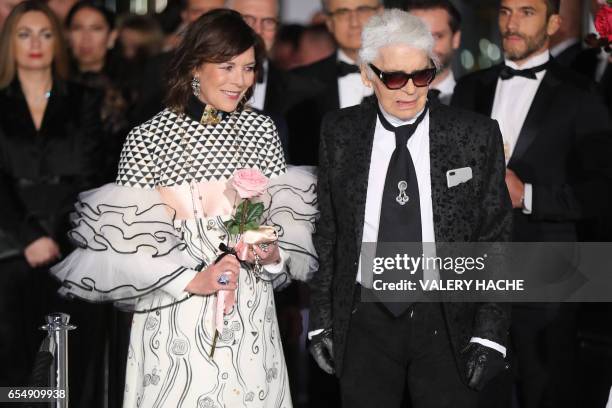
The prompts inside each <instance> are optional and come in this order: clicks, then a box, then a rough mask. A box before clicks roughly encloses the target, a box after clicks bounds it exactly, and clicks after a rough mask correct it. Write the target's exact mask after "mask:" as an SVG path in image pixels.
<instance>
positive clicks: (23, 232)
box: [0, 0, 612, 407]
mask: <svg viewBox="0 0 612 408" xmlns="http://www.w3.org/2000/svg"><path fill="white" fill-rule="evenodd" d="M429 3H432V4H434V6H430V5H428V4H429ZM447 3H448V2H444V1H439V2H435V1H431V2H428V1H412V2H410V1H407V2H406V9H408V10H413V11H414V13H415V14H416V15H418V16H420V17H422V18H423V19H424V20H425V21H426V22H427V23H428V25H429V26H430V27H431V30H432V33H433V34H434V38H435V40H436V49H435V52H436V54H437V56H438V58H439V61H438V62H439V63H440V65H439V70H438V75H437V77H436V79H435V80H434V82H433V83H432V85H431V90H430V93H431V95H430V97H431V98H436V99H438V100H439V101H440V102H441V103H444V104H449V103H450V101H451V98H452V95H453V90H454V87H455V84H456V80H455V77H454V75H453V69H452V66H451V63H452V61H453V56H454V55H455V53H456V52H457V51H458V50H459V47H460V43H461V16H460V15H459V14H458V12H457V10H456V9H455V8H454V7H448V6H447ZM593 3H597V2H593ZM20 4H23V3H22V2H20V1H19V0H0V27H1V28H2V38H1V39H0V88H1V89H0V218H2V222H0V250H1V251H2V252H1V253H0V339H1V340H0V364H1V365H2V368H0V385H3V386H4V385H9V384H10V385H23V384H26V383H27V382H28V376H29V374H30V370H31V368H32V363H33V361H32V359H33V358H34V355H35V353H36V350H37V347H38V344H39V342H40V339H41V336H42V333H39V332H38V330H37V327H38V326H40V324H42V321H43V320H42V319H43V316H44V315H45V314H46V313H48V312H50V311H52V310H57V309H61V310H63V311H66V312H67V313H69V314H71V315H72V316H73V321H74V322H75V323H76V324H77V325H78V326H79V330H77V331H75V332H74V333H71V350H70V352H71V356H70V357H71V378H70V380H71V387H72V388H71V393H73V396H72V401H73V406H76V407H98V406H100V407H101V406H104V405H103V404H104V401H105V400H108V403H109V406H117V405H118V404H119V403H118V401H121V391H122V386H123V384H122V375H123V371H124V367H123V365H122V362H124V361H125V354H126V353H127V350H126V344H127V338H128V336H129V324H130V323H129V322H130V317H129V315H125V314H122V313H120V312H116V311H113V310H112V308H110V307H104V306H96V305H89V304H84V303H81V302H77V301H67V300H63V299H59V298H57V297H56V296H55V295H54V293H55V291H56V289H57V284H56V283H55V282H54V281H53V280H52V279H51V278H50V277H49V276H48V274H47V273H46V271H47V270H48V268H49V266H50V265H52V264H53V263H55V262H56V261H57V260H58V259H61V257H63V256H65V255H67V254H68V253H69V252H70V248H71V244H70V242H69V241H68V239H67V237H66V233H67V231H68V230H69V227H70V226H69V222H68V214H69V213H70V211H71V209H72V206H73V204H74V201H75V200H76V198H77V194H78V193H79V192H81V191H84V190H87V189H89V188H93V187H96V186H99V185H101V184H104V183H108V182H113V181H114V180H115V177H116V172H117V165H118V162H119V158H120V154H121V149H122V146H123V142H124V141H125V138H126V136H127V134H128V132H129V131H130V130H131V129H132V128H133V127H134V126H137V125H139V124H141V123H143V122H145V121H146V120H148V119H150V118H151V117H152V116H153V115H155V114H156V113H157V112H159V111H160V110H161V109H162V108H163V106H164V93H165V90H164V83H165V69H166V66H167V64H168V61H169V59H170V56H171V55H172V50H173V49H174V48H175V47H176V46H177V44H178V43H179V42H180V41H181V36H182V33H183V32H184V30H185V27H187V26H188V24H190V23H191V22H193V21H195V20H196V19H197V18H198V17H200V16H201V15H202V14H204V13H206V12H207V11H209V10H212V9H215V8H221V7H229V8H233V9H234V10H236V11H238V12H240V13H241V14H242V15H243V17H244V19H245V21H246V22H247V23H248V24H249V25H251V26H252V27H253V28H254V29H255V31H257V33H258V34H259V35H260V36H261V37H262V38H263V40H264V43H265V46H266V50H267V52H268V59H267V61H266V62H265V63H264V72H263V75H261V77H260V78H258V85H257V87H256V88H255V93H254V95H253V98H252V99H251V105H252V107H253V109H256V110H258V111H261V112H263V113H265V114H267V115H269V116H270V117H272V119H273V120H274V121H275V123H276V126H277V128H278V130H279V134H280V138H281V141H282V143H283V148H284V150H285V155H286V158H287V161H288V163H290V164H296V165H317V163H318V133H319V128H320V125H321V121H322V118H323V116H324V115H325V114H326V113H327V112H330V111H333V110H337V109H339V108H344V107H348V106H352V105H355V104H358V103H360V102H361V100H362V99H363V98H365V97H368V96H369V95H371V89H368V88H366V87H364V86H363V84H362V81H361V77H360V76H359V75H358V73H359V69H358V67H357V66H356V65H355V62H356V60H357V58H356V54H357V50H358V49H359V47H360V33H361V28H362V27H363V24H364V23H365V22H366V21H367V19H368V18H369V17H370V16H372V15H374V14H375V13H376V12H377V11H378V10H379V9H380V8H381V7H382V4H381V2H379V0H324V1H323V5H324V10H323V11H322V12H321V13H318V14H316V15H314V16H312V19H311V22H310V23H309V24H308V25H298V24H288V25H284V24H282V22H281V21H280V20H279V5H278V3H277V1H276V0H228V1H225V0H183V1H181V2H172V1H170V2H169V3H168V7H167V8H166V10H164V11H163V12H162V13H160V14H158V15H136V14H122V15H116V14H115V13H114V12H113V11H111V10H110V9H109V8H107V7H106V6H104V5H103V4H101V3H100V2H96V1H90V0H84V1H78V0H48V1H47V2H45V3H32V2H26V4H27V7H28V8H23V9H22V10H21V11H20V13H18V14H15V13H13V14H12V15H11V14H10V13H11V10H13V9H14V8H16V7H17V8H18V7H20ZM593 6H594V7H596V5H595V4H594V5H593ZM21 7H23V6H21ZM47 7H48V8H47ZM32 10H34V11H38V12H39V15H38V16H39V18H38V19H34V20H32V21H28V22H27V24H26V26H25V27H24V24H25V23H24V21H22V20H19V18H20V17H21V16H23V15H25V13H27V12H28V11H32ZM432 10H433V12H432ZM51 13H53V14H51ZM15 39H17V40H15ZM568 40H572V41H568ZM14 41H18V42H22V43H23V44H24V45H23V47H22V48H19V47H16V48H15V46H14ZM557 45H559V47H558V48H557V50H556V51H555V53H556V55H555V57H556V58H557V60H558V61H559V62H561V63H562V64H563V65H566V66H567V67H571V68H573V69H575V70H576V71H577V72H580V73H581V74H582V75H585V77H590V78H589V80H592V81H593V82H595V81H598V82H599V87H598V89H599V91H600V92H601V93H602V95H603V97H604V99H605V100H606V102H608V109H610V110H611V111H612V103H611V101H612V97H611V95H612V92H610V89H612V86H611V85H612V69H610V62H609V60H608V59H607V55H605V56H604V57H602V53H600V51H599V50H589V49H584V47H583V46H582V44H581V42H580V41H575V39H572V38H566V39H561V40H560V41H557ZM20 49H22V53H23V55H20ZM15 64H16V66H17V70H15V68H14V67H13V65H15ZM432 91H433V92H432ZM607 159H608V158H604V160H607ZM594 200H599V198H595V199H594ZM602 201H603V200H602ZM610 225H611V223H610V218H609V217H605V216H602V217H596V218H594V219H593V220H590V222H589V223H585V224H584V225H582V226H581V228H582V230H580V231H579V233H580V234H583V235H582V236H580V237H579V238H580V239H583V240H589V241H609V240H610V236H611V235H612V228H610ZM23 254H25V255H23ZM276 296H277V308H278V315H279V324H280V328H281V332H282V335H283V342H284V347H285V352H286V355H287V364H288V367H289V371H290V373H291V372H293V373H294V375H290V380H291V382H292V394H293V399H294V404H295V405H296V406H306V405H305V404H306V403H307V402H310V404H311V406H316V407H323V406H339V402H338V395H337V390H336V389H335V387H336V386H335V384H334V382H333V381H331V377H327V376H326V375H325V374H323V373H322V372H321V371H319V370H318V369H316V368H315V366H314V363H313V362H312V361H311V360H310V359H309V358H308V357H306V356H305V354H304V341H305V333H304V332H305V331H306V329H305V327H303V324H302V322H303V314H304V310H307V304H308V293H307V290H306V289H305V288H303V287H301V286H300V285H293V286H292V287H290V288H288V289H286V290H285V291H282V292H279V293H278V294H277V295H276ZM600 311H601V308H600ZM568 313H571V314H575V313H577V312H576V311H575V310H571V311H569V312H568ZM306 314H307V313H306ZM595 320H597V319H595ZM607 321H608V322H609V321H610V320H609V316H608V320H607ZM568 324H571V325H572V327H571V328H570V329H569V330H570V331H571V330H573V331H574V332H576V330H577V329H576V327H575V325H576V320H575V319H574V320H572V321H571V322H570V323H568ZM597 324H601V321H599V322H598V323H596V325H597ZM607 326H609V324H608V325H607ZM569 343H571V344H570V345H569V347H570V348H572V347H575V337H573V338H571V339H569ZM608 352H609V351H608ZM6 368H8V369H6ZM572 370H574V368H572ZM305 373H310V374H305ZM594 375H596V376H597V378H598V379H597V380H594V381H595V382H601V381H603V380H602V378H603V377H602V376H605V375H611V373H610V371H609V370H608V371H605V370H603V371H599V372H597V371H595V373H594ZM105 384H106V385H105ZM105 387H107V388H108V394H106V396H105V393H106V391H105ZM313 390H316V391H313Z"/></svg>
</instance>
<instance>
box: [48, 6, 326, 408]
mask: <svg viewBox="0 0 612 408" xmlns="http://www.w3.org/2000/svg"><path fill="white" fill-rule="evenodd" d="M263 55H264V49H263V47H262V44H261V42H260V39H259V38H258V37H257V35H256V34H255V32H254V31H253V30H252V29H251V28H250V27H249V26H248V25H247V24H245V23H244V22H243V20H242V18H241V16H240V15H239V14H238V13H235V12H233V11H229V10H215V11H212V12H210V13H207V14H205V15H204V16H202V17H201V18H200V19H199V20H197V21H196V22H194V23H193V24H192V25H191V26H190V28H189V30H188V31H187V33H186V35H185V37H184V39H183V42H182V44H181V45H180V47H179V48H178V49H177V51H176V53H175V56H174V59H173V62H172V63H171V66H170V71H169V92H168V98H167V106H168V108H167V109H165V110H163V111H162V112H160V113H159V114H157V115H156V116H155V117H154V118H152V119H151V120H149V121H147V122H145V123H144V124H142V125H140V126H138V127H136V128H135V129H133V130H132V132H131V133H130V135H129V136H128V138H127V141H126V143H125V145H124V148H123V152H122V154H121V161H120V165H119V174H118V177H117V181H116V183H115V184H109V185H106V186H103V187H101V188H99V189H96V190H92V191H89V192H86V193H83V194H81V196H80V200H79V202H78V203H77V206H76V209H77V211H76V213H75V216H74V220H73V221H74V224H75V228H74V229H73V230H72V231H71V237H72V239H73V241H74V242H75V243H77V245H78V246H79V248H78V249H77V250H76V251H75V252H73V253H72V254H71V255H70V256H69V257H68V258H67V259H66V260H65V261H64V262H62V263H61V264H60V265H58V266H57V267H55V268H54V269H53V271H52V272H53V274H54V275H55V276H56V277H57V278H58V279H60V280H61V281H62V282H63V288H62V289H61V291H62V292H63V293H64V294H65V295H67V296H77V297H80V298H84V299H89V300H92V301H113V302H115V303H116V304H117V305H119V306H121V307H124V308H127V309H129V310H133V311H135V312H137V313H135V314H134V318H133V323H132V331H131V338H130V347H129V355H128V361H127V371H126V387H125V395H124V407H130V408H131V407H173V408H174V407H198V408H213V407H279V408H280V407H291V396H290V394H289V383H288V380H287V370H286V365H285V361H284V357H283V351H282V346H281V340H280V338H279V330H278V324H277V321H276V314H275V306H274V296H273V287H274V286H278V285H282V284H283V283H285V282H286V281H287V280H288V279H290V276H293V277H297V278H300V279H305V278H306V277H307V276H308V275H309V274H310V273H311V272H312V271H313V270H314V269H315V268H316V258H315V256H314V250H313V247H312V243H311V241H310V234H311V233H312V228H313V222H314V217H315V209H314V204H315V201H316V198H315V191H314V181H313V180H314V178H313V176H312V175H311V174H310V173H308V172H306V171H304V170H303V169H290V170H289V172H287V169H286V165H285V161H284V158H283V154H282V149H281V146H280V142H279V139H278V135H277V132H276V129H275V126H274V124H273V122H272V121H271V120H270V119H269V118H268V117H266V116H263V115H260V114H258V113H255V112H252V111H249V110H248V109H246V108H245V103H244V101H247V100H248V99H249V98H250V95H251V94H252V87H253V84H254V82H255V78H256V75H257V72H258V70H259V69H261V62H262V58H263ZM243 168H252V169H258V170H260V171H261V172H262V173H263V174H264V175H265V176H267V177H269V178H270V184H269V186H268V188H267V191H266V192H265V193H264V194H263V195H262V196H261V197H259V198H258V200H259V201H261V202H263V203H264V206H265V211H264V214H263V223H265V224H268V225H272V226H275V227H276V229H277V231H278V236H279V238H278V241H276V242H271V243H269V244H264V245H251V246H249V250H248V254H249V255H248V257H247V259H244V260H242V261H241V262H239V261H238V260H237V257H236V256H235V255H233V254H230V255H227V256H225V257H223V258H222V259H221V260H218V257H219V255H220V254H221V253H222V251H221V250H220V245H221V244H226V245H228V246H230V247H231V246H232V244H235V240H236V237H233V236H232V234H230V233H229V232H228V229H227V228H226V224H225V222H226V221H227V220H228V219H230V218H231V216H232V214H234V212H235V210H236V205H237V204H238V203H239V202H240V197H239V196H238V193H237V191H236V190H235V189H234V188H233V187H232V183H231V179H232V176H233V174H234V172H235V171H236V170H238V169H243ZM221 247H223V245H221ZM255 258H257V263H259V264H260V265H262V266H263V268H254V267H253V265H252V264H253V263H254V262H255ZM216 260H218V262H216ZM215 262H216V263H215ZM224 277H229V279H226V280H225V281H224V279H225V278H224ZM226 281H227V283H226ZM220 291H225V292H224V293H225V294H226V295H229V297H231V298H232V299H233V298H234V296H235V299H236V301H235V304H234V305H233V307H232V306H231V305H230V306H229V307H228V309H227V310H226V312H227V313H226V314H225V315H224V316H223V320H222V328H220V330H219V335H218V339H217V340H216V341H215V340H214V337H215V327H216V326H215V313H218V312H216V310H217V309H216V298H217V296H218V294H219V293H221V292H220ZM213 343H215V344H216V348H215V351H214V354H213V355H212V356H211V350H212V348H213Z"/></svg>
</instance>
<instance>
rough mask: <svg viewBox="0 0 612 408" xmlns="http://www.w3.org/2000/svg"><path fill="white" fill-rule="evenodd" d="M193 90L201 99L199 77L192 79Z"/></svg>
mask: <svg viewBox="0 0 612 408" xmlns="http://www.w3.org/2000/svg"><path fill="white" fill-rule="evenodd" d="M191 90H192V91H193V94H194V95H195V96H196V97H197V98H199V97H200V78H199V77H198V76H194V77H193V78H192V79H191Z"/></svg>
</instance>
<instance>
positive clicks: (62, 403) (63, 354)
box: [41, 313, 76, 408]
mask: <svg viewBox="0 0 612 408" xmlns="http://www.w3.org/2000/svg"><path fill="white" fill-rule="evenodd" d="M46 320H47V324H45V325H44V326H42V327H41V329H42V330H46V331H47V333H48V334H47V338H46V339H45V340H44V341H43V347H45V348H46V350H48V351H49V353H51V354H53V364H51V367H50V369H49V386H50V387H54V388H57V389H59V390H64V392H65V393H66V398H64V399H58V400H56V402H55V404H54V405H53V407H54V408H68V331H69V330H74V329H76V326H73V325H71V324H70V315H68V314H66V313H51V314H49V315H47V317H46ZM47 347H48V348H47Z"/></svg>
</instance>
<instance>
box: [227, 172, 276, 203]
mask: <svg viewBox="0 0 612 408" xmlns="http://www.w3.org/2000/svg"><path fill="white" fill-rule="evenodd" d="M232 185H233V186H234V188H235V189H236V191H238V194H239V195H240V198H251V197H257V196H259V195H261V194H263V192H264V191H266V187H268V178H267V177H266V176H264V175H263V174H262V173H261V171H259V170H258V169H241V170H236V171H235V172H234V177H233V178H232Z"/></svg>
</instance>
